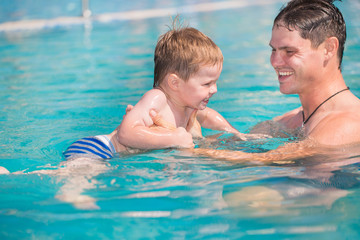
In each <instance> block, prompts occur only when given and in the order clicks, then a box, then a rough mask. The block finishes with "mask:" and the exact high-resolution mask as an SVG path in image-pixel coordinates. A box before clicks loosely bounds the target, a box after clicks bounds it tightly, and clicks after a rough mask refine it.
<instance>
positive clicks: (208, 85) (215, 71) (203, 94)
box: [180, 63, 222, 110]
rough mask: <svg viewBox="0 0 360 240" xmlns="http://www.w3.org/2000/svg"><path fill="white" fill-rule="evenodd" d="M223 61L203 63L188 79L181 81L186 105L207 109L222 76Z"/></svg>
mask: <svg viewBox="0 0 360 240" xmlns="http://www.w3.org/2000/svg"><path fill="white" fill-rule="evenodd" d="M221 70H222V63H218V64H215V65H213V66H212V65H203V66H201V67H200V69H199V71H198V72H197V73H195V74H193V75H191V76H190V78H189V80H188V81H181V91H180V92H181V97H182V99H183V101H184V103H185V106H186V107H190V108H194V109H199V110H202V109H205V108H206V105H207V104H208V103H209V99H210V98H211V97H212V95H214V94H215V93H216V92H217V86H216V82H217V80H218V79H219V77H220V74H221Z"/></svg>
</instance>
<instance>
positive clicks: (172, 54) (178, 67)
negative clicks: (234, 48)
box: [154, 27, 223, 87]
mask: <svg viewBox="0 0 360 240" xmlns="http://www.w3.org/2000/svg"><path fill="white" fill-rule="evenodd" d="M222 62H223V55H222V52H221V50H220V48H219V47H218V46H217V45H216V44H215V43H214V42H213V41H212V40H211V39H210V38H209V37H208V36H206V35H205V34H203V33H202V32H200V31H199V30H197V29H195V28H191V27H184V28H180V29H176V28H174V27H173V29H172V30H170V31H168V32H167V33H165V34H164V35H162V36H160V38H159V40H158V43H157V45H156V48H155V54H154V63H155V68H154V87H158V86H159V85H160V84H161V83H162V81H163V79H164V78H165V76H166V75H167V74H168V73H174V74H177V75H178V76H179V77H180V78H181V79H183V80H184V81H187V80H188V79H189V78H190V76H191V75H192V74H195V73H196V72H197V71H198V70H199V68H200V66H203V65H215V64H217V63H222Z"/></svg>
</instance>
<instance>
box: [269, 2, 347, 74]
mask: <svg viewBox="0 0 360 240" xmlns="http://www.w3.org/2000/svg"><path fill="white" fill-rule="evenodd" d="M340 1H341V0H340ZM279 26H282V27H286V28H287V29H289V30H290V31H293V30H297V31H299V32H300V36H301V37H302V38H304V39H309V40H310V41H311V44H312V47H314V48H317V47H318V46H319V45H320V44H321V43H323V42H324V41H325V40H326V39H327V38H329V37H336V38H337V39H338V40H339V49H338V59H339V68H340V67H341V63H342V58H343V53H344V47H345V41H346V25H345V21H344V18H343V16H342V14H341V12H340V10H339V9H338V8H337V7H336V6H335V5H334V0H292V1H290V2H288V3H287V4H286V5H284V6H283V7H282V9H281V10H280V13H279V14H278V15H277V17H276V18H275V20H274V25H273V28H274V27H279Z"/></svg>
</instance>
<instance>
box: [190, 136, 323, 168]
mask: <svg viewBox="0 0 360 240" xmlns="http://www.w3.org/2000/svg"><path fill="white" fill-rule="evenodd" d="M315 146H316V145H315V144H314V142H312V141H311V140H305V141H301V142H297V143H288V144H286V145H284V146H280V147H278V148H277V149H274V150H271V151H268V152H264V153H246V152H242V151H232V150H216V149H204V148H196V149H192V150H191V151H192V152H193V153H195V154H198V155H202V156H208V157H212V158H216V159H224V160H228V161H235V162H246V163H279V164H285V163H289V162H290V161H291V160H294V159H298V158H301V157H309V156H314V155H316V154H320V153H321V151H320V150H319V149H317V148H316V147H315Z"/></svg>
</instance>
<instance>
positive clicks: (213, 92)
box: [210, 84, 217, 94]
mask: <svg viewBox="0 0 360 240" xmlns="http://www.w3.org/2000/svg"><path fill="white" fill-rule="evenodd" d="M210 93H211V94H215V93H217V86H216V84H214V85H212V86H211V88H210Z"/></svg>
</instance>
